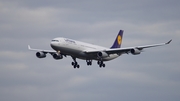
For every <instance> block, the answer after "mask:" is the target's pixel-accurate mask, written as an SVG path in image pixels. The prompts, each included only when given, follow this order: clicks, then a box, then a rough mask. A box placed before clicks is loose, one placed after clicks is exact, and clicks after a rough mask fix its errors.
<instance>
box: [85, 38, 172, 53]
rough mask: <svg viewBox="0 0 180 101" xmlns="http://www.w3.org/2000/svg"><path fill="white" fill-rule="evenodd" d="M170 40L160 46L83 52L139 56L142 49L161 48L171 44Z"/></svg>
mask: <svg viewBox="0 0 180 101" xmlns="http://www.w3.org/2000/svg"><path fill="white" fill-rule="evenodd" d="M171 41H172V40H170V41H168V42H166V43H160V44H153V45H145V46H136V47H127V48H114V49H106V50H102V51H85V53H87V54H97V53H98V52H106V53H107V54H108V55H109V54H119V55H120V54H125V53H126V54H128V53H132V54H133V55H137V54H140V53H141V52H142V50H143V49H144V48H151V47H157V46H163V45H167V44H169V43H171Z"/></svg>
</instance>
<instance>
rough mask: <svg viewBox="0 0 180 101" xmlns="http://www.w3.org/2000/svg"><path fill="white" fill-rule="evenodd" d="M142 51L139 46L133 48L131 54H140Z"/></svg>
mask: <svg viewBox="0 0 180 101" xmlns="http://www.w3.org/2000/svg"><path fill="white" fill-rule="evenodd" d="M140 53H141V50H139V49H137V48H134V49H131V54H133V55H138V54H140Z"/></svg>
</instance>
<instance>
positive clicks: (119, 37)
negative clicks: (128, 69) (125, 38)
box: [117, 35, 122, 45]
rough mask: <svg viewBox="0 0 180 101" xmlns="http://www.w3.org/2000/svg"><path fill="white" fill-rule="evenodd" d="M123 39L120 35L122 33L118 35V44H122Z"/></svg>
mask: <svg viewBox="0 0 180 101" xmlns="http://www.w3.org/2000/svg"><path fill="white" fill-rule="evenodd" d="M121 41H122V39H121V36H120V35H118V37H117V42H118V45H120V44H121Z"/></svg>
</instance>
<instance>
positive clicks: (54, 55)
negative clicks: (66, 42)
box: [52, 53, 63, 60]
mask: <svg viewBox="0 0 180 101" xmlns="http://www.w3.org/2000/svg"><path fill="white" fill-rule="evenodd" d="M52 56H53V58H54V59H56V60H59V59H62V58H63V56H62V55H61V54H57V53H55V54H53V55H52Z"/></svg>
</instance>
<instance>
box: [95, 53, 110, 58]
mask: <svg viewBox="0 0 180 101" xmlns="http://www.w3.org/2000/svg"><path fill="white" fill-rule="evenodd" d="M97 56H98V57H100V58H105V57H108V56H109V55H108V54H107V53H106V52H98V53H97Z"/></svg>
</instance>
